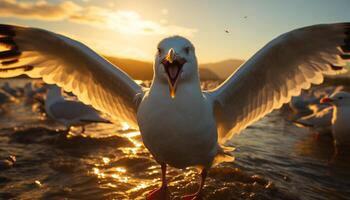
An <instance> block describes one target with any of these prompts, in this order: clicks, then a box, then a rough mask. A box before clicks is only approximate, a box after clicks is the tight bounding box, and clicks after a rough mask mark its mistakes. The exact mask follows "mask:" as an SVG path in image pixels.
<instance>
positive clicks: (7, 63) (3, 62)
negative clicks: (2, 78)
mask: <svg viewBox="0 0 350 200" xmlns="http://www.w3.org/2000/svg"><path fill="white" fill-rule="evenodd" d="M17 62H18V59H17V58H16V59H13V60H5V61H2V62H1V65H3V66H7V65H12V64H15V63H17Z"/></svg>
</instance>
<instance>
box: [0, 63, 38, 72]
mask: <svg viewBox="0 0 350 200" xmlns="http://www.w3.org/2000/svg"><path fill="white" fill-rule="evenodd" d="M33 69H34V66H32V65H24V66H19V67H12V68H0V72H8V71H13V70H23V71H24V72H27V71H31V70H33Z"/></svg>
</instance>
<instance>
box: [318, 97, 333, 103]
mask: <svg viewBox="0 0 350 200" xmlns="http://www.w3.org/2000/svg"><path fill="white" fill-rule="evenodd" d="M331 102H333V100H332V99H331V98H328V97H324V98H322V99H321V100H320V103H331Z"/></svg>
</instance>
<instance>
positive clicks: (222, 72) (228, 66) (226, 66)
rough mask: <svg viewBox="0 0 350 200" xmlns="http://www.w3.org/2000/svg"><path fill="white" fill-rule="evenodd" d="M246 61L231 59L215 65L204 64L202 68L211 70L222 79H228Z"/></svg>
mask: <svg viewBox="0 0 350 200" xmlns="http://www.w3.org/2000/svg"><path fill="white" fill-rule="evenodd" d="M243 62H244V60H239V59H229V60H223V61H220V62H214V63H204V64H200V67H201V68H206V69H209V70H211V71H213V72H215V73H216V74H217V75H218V76H219V78H220V79H226V78H227V77H228V76H230V75H231V74H232V73H233V72H234V71H235V70H236V69H237V68H238V67H239V66H240V65H241V64H242V63H243Z"/></svg>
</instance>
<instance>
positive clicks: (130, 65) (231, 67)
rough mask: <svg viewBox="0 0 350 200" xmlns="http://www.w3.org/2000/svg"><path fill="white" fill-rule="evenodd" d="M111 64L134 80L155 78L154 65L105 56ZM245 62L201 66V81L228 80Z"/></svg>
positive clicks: (231, 60)
mask: <svg viewBox="0 0 350 200" xmlns="http://www.w3.org/2000/svg"><path fill="white" fill-rule="evenodd" d="M105 57H106V58H107V59H108V60H109V61H110V62H111V63H113V64H115V65H117V66H118V67H120V68H121V69H122V70H123V71H125V72H126V73H127V74H129V75H130V76H131V77H132V78H134V79H139V80H150V79H152V77H153V64H152V63H151V62H144V61H139V60H133V59H125V58H117V57H111V56H105ZM241 63H243V60H236V59H230V60H225V61H221V62H216V63H207V64H200V68H199V73H200V78H201V80H218V79H226V78H227V77H228V76H229V75H230V74H231V73H232V72H234V71H235V70H236V68H237V67H238V66H239V65H240V64H241Z"/></svg>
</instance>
